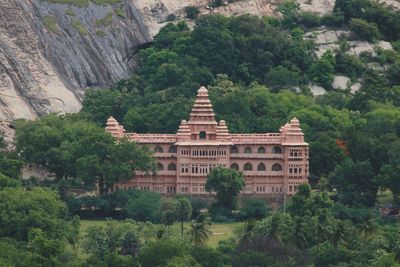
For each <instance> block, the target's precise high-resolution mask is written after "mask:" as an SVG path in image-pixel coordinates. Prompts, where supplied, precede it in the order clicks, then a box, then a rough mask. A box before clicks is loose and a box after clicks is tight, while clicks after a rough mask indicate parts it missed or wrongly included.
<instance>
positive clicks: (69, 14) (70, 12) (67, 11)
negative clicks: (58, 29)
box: [65, 8, 75, 17]
mask: <svg viewBox="0 0 400 267" xmlns="http://www.w3.org/2000/svg"><path fill="white" fill-rule="evenodd" d="M65 14H66V15H68V16H72V17H73V16H75V12H74V11H73V10H72V9H70V8H68V9H67V10H65Z"/></svg>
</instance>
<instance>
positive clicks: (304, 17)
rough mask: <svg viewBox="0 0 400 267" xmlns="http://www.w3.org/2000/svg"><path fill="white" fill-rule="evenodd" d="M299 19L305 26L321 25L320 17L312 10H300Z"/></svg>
mask: <svg viewBox="0 0 400 267" xmlns="http://www.w3.org/2000/svg"><path fill="white" fill-rule="evenodd" d="M299 20H300V23H301V24H302V25H304V26H305V27H307V28H312V27H318V26H320V25H321V17H320V16H318V14H316V13H313V12H301V13H300V14H299Z"/></svg>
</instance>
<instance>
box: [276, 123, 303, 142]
mask: <svg viewBox="0 0 400 267" xmlns="http://www.w3.org/2000/svg"><path fill="white" fill-rule="evenodd" d="M280 132H281V135H282V136H283V137H284V141H283V144H284V145H285V144H286V145H288V144H295V145H305V144H306V143H305V142H304V134H303V131H302V130H301V128H300V121H299V120H298V119H297V118H293V119H292V120H291V121H290V122H289V123H286V124H285V125H284V126H282V127H281V129H280Z"/></svg>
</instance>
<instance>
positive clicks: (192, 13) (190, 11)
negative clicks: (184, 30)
mask: <svg viewBox="0 0 400 267" xmlns="http://www.w3.org/2000/svg"><path fill="white" fill-rule="evenodd" d="M185 12H186V17H187V18H188V19H196V18H197V16H198V15H199V13H200V10H199V9H198V8H197V7H195V6H187V7H185Z"/></svg>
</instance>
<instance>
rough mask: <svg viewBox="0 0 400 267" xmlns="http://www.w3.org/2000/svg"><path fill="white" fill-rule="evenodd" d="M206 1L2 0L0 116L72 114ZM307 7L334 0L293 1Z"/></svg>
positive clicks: (257, 8)
mask: <svg viewBox="0 0 400 267" xmlns="http://www.w3.org/2000/svg"><path fill="white" fill-rule="evenodd" d="M208 2H209V1H208V0H121V1H120V2H119V3H116V4H112V5H110V4H109V5H101V6H99V5H95V4H94V3H92V2H89V3H90V4H89V6H87V7H77V6H73V5H66V4H55V3H52V2H50V1H46V0H2V1H1V3H0V119H9V120H12V119H15V118H26V119H33V118H35V117H37V116H40V115H42V114H46V113H49V112H74V111H78V110H79V109H80V107H81V104H80V103H81V100H82V96H83V92H84V90H85V89H86V88H88V87H99V88H101V87H106V86H110V85H112V84H114V83H115V82H117V81H118V80H120V79H123V78H127V77H129V76H130V75H131V74H132V72H133V71H134V67H135V62H134V60H133V58H134V57H133V56H134V53H135V51H136V50H137V48H138V47H141V46H142V45H144V44H146V43H148V42H151V40H152V37H153V36H154V35H155V34H156V33H157V32H158V31H159V29H160V28H161V27H162V26H164V24H165V23H166V20H167V17H168V15H170V14H174V15H175V16H176V17H177V18H178V19H179V18H183V17H184V16H185V12H184V8H185V7H186V6H188V5H194V6H197V7H199V8H200V10H201V11H202V13H208V12H210V11H209V10H207V9H206V6H207V4H208ZM280 2H281V0H244V1H239V2H234V3H231V4H229V5H226V6H222V7H219V8H217V9H215V10H214V11H213V12H217V13H222V14H225V15H240V14H245V13H250V14H256V15H276V11H275V10H276V6H277V5H278V4H279V3H280ZM299 2H300V3H301V6H302V8H303V9H305V10H311V11H316V12H320V13H325V12H329V11H330V10H331V9H332V7H333V4H334V1H332V0H302V1H299Z"/></svg>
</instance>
